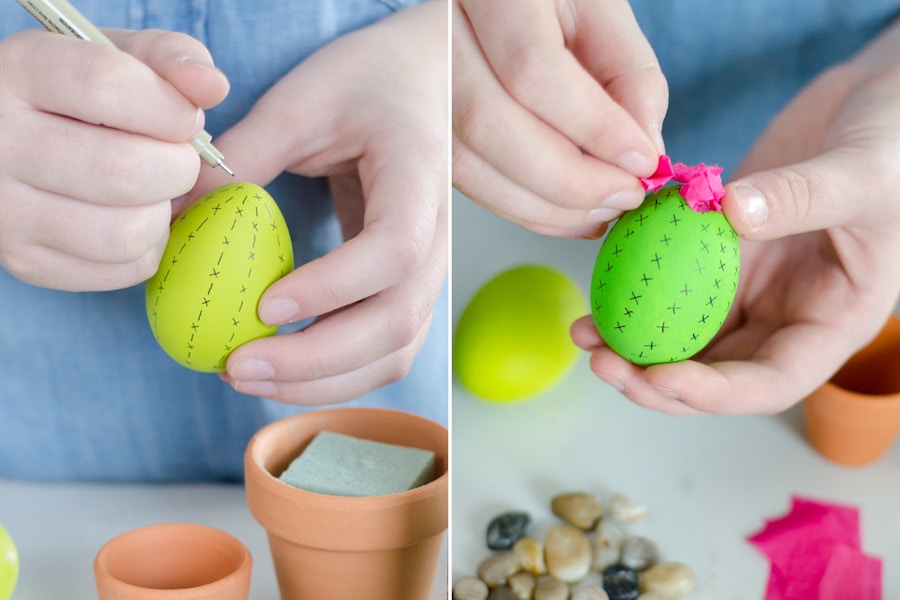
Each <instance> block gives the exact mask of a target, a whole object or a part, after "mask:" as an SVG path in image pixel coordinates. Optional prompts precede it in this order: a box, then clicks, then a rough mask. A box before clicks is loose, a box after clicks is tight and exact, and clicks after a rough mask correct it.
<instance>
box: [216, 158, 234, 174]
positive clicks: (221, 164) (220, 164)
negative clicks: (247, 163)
mask: <svg viewBox="0 0 900 600" xmlns="http://www.w3.org/2000/svg"><path fill="white" fill-rule="evenodd" d="M219 166H220V167H222V170H223V171H225V172H226V173H228V174H229V175H231V176H232V177H234V171H232V170H231V169H229V168H228V165H226V164H225V163H223V162H222V161H219Z"/></svg>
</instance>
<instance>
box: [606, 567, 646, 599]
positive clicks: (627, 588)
mask: <svg viewBox="0 0 900 600" xmlns="http://www.w3.org/2000/svg"><path fill="white" fill-rule="evenodd" d="M603 589H604V590H606V593H607V594H608V595H609V600H637V597H638V596H639V595H640V590H639V589H638V575H637V572H636V571H635V570H634V569H631V568H629V567H626V566H625V565H612V566H610V567H606V569H604V570H603Z"/></svg>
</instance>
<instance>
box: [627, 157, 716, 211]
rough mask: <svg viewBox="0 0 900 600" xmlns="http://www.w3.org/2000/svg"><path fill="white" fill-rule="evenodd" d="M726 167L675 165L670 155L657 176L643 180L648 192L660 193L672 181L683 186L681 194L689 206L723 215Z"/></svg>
mask: <svg viewBox="0 0 900 600" xmlns="http://www.w3.org/2000/svg"><path fill="white" fill-rule="evenodd" d="M721 174H722V167H719V166H712V167H710V166H708V165H705V164H703V163H700V164H699V165H693V166H688V165H685V164H684V163H676V164H674V165H673V164H672V159H670V158H669V157H668V156H666V155H662V156H660V157H659V164H658V165H657V167H656V172H655V173H654V174H653V175H651V176H650V177H644V178H642V179H641V185H642V186H643V187H644V190H645V191H653V192H656V191H659V190H660V189H662V187H663V186H664V185H666V184H667V183H668V182H669V181H677V182H678V183H681V184H683V185H682V186H681V188H680V189H679V190H678V191H679V193H680V194H681V196H682V197H683V198H684V199H685V201H686V202H687V204H688V206H690V207H691V208H692V209H693V210H695V211H697V212H700V213H704V212H709V211H711V210H714V211H716V212H722V202H721V200H722V198H723V197H724V196H725V188H724V187H723V186H722V177H721Z"/></svg>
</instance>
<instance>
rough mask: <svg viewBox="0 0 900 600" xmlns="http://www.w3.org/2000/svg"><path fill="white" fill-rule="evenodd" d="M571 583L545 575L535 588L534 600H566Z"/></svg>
mask: <svg viewBox="0 0 900 600" xmlns="http://www.w3.org/2000/svg"><path fill="white" fill-rule="evenodd" d="M568 597H569V584H567V583H566V582H565V581H560V580H559V579H553V578H552V577H543V578H541V580H540V581H538V583H537V587H535V588H534V600H566V599H567V598H568Z"/></svg>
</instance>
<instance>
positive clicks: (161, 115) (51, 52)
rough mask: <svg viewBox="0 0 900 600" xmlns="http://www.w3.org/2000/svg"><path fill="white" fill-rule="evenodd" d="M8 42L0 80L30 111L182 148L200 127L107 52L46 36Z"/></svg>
mask: <svg viewBox="0 0 900 600" xmlns="http://www.w3.org/2000/svg"><path fill="white" fill-rule="evenodd" d="M12 38H14V40H15V43H13V44H7V45H6V51H5V52H4V54H3V55H2V57H0V62H2V64H0V77H2V79H3V80H4V85H10V87H11V88H13V89H15V90H18V93H19V94H20V96H21V98H22V99H23V100H24V101H25V102H27V103H28V104H30V105H31V106H34V107H37V108H39V109H41V110H44V111H46V112H50V113H54V114H58V115H64V116H67V117H71V118H74V119H77V120H79V121H83V122H85V123H90V124H93V125H102V126H104V127H109V128H113V129H119V130H122V131H127V132H130V133H138V134H141V135H144V136H147V137H152V138H154V139H158V140H162V141H166V142H175V143H180V142H187V141H189V140H190V139H191V138H192V137H193V136H194V135H195V134H196V133H197V131H199V130H200V128H201V126H202V115H201V114H200V111H199V109H198V108H197V107H196V106H194V105H193V104H191V102H190V101H189V100H188V99H187V98H185V97H184V96H183V95H182V94H180V93H179V92H178V90H176V89H175V88H174V87H173V86H172V85H171V84H170V83H169V82H167V81H165V80H164V79H162V78H161V77H160V76H159V75H157V74H156V73H155V72H153V70H152V69H150V68H149V67H148V66H147V65H145V64H144V63H142V62H141V61H139V60H137V59H136V58H135V57H133V56H131V55H129V54H127V53H125V52H121V51H120V50H118V49H117V48H115V47H113V46H109V45H106V44H95V43H90V42H85V41H83V40H79V39H75V38H68V37H64V36H61V35H57V34H54V33H49V32H46V31H27V32H23V33H21V34H16V35H15V36H12Z"/></svg>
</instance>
